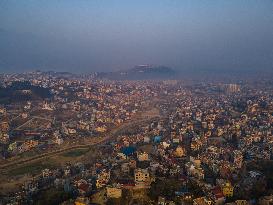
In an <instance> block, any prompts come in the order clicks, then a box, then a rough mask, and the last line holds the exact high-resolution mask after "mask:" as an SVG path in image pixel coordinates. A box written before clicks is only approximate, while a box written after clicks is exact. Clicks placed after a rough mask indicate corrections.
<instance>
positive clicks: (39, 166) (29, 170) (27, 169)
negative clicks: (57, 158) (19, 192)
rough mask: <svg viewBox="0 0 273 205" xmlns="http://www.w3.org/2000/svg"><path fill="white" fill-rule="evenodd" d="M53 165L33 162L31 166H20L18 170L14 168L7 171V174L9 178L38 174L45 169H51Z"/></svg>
mask: <svg viewBox="0 0 273 205" xmlns="http://www.w3.org/2000/svg"><path fill="white" fill-rule="evenodd" d="M52 167H53V165H52V164H49V163H47V162H41V161H40V162H34V163H31V164H26V165H22V166H20V167H18V168H14V169H11V170H9V172H8V173H7V174H8V175H9V176H18V175H24V174H31V175H35V174H39V173H40V172H41V171H42V170H43V169H46V168H52Z"/></svg>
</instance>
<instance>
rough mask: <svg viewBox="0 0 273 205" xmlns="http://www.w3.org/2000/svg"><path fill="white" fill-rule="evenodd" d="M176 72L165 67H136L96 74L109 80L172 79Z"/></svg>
mask: <svg viewBox="0 0 273 205" xmlns="http://www.w3.org/2000/svg"><path fill="white" fill-rule="evenodd" d="M175 76H176V71H175V70H173V69H172V68H169V67H165V66H153V65H138V66H135V67H134V68H132V69H129V70H122V71H115V72H101V73H98V75H97V77H98V78H106V79H111V80H149V79H173V78H175Z"/></svg>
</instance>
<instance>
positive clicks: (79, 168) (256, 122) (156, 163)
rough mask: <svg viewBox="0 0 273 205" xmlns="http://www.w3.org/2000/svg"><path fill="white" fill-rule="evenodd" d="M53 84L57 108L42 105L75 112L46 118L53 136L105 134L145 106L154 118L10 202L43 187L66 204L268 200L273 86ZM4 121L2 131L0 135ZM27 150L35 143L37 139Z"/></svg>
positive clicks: (208, 204)
mask: <svg viewBox="0 0 273 205" xmlns="http://www.w3.org/2000/svg"><path fill="white" fill-rule="evenodd" d="M46 82H47V86H48V84H56V81H54V80H49V81H46ZM60 82H63V83H62V84H60ZM35 83H39V84H43V83H44V81H43V80H41V81H39V79H38V78H36V79H35ZM259 85H260V84H259ZM50 87H51V89H52V90H53V92H54V94H55V95H54V101H52V102H51V104H47V105H44V108H48V107H50V108H51V109H52V110H59V109H62V110H69V112H72V110H77V115H79V116H74V117H72V118H71V119H70V118H69V119H67V121H65V120H64V121H63V122H62V123H61V126H59V127H57V126H56V125H55V124H54V123H56V122H57V121H60V120H58V119H57V118H58V117H56V119H54V120H52V122H51V129H53V128H52V127H54V129H53V133H54V134H53V136H54V137H55V138H60V139H64V140H66V139H69V138H64V137H63V136H69V135H72V136H80V134H81V133H82V132H81V131H79V130H86V131H88V132H92V133H93V132H99V133H107V131H108V130H109V129H110V127H111V126H112V127H114V126H118V125H119V124H120V123H122V122H124V121H126V120H129V119H130V117H131V116H132V115H133V114H134V113H138V112H140V111H141V109H142V107H143V104H144V103H145V99H155V98H156V99H157V100H158V101H157V103H155V107H156V108H157V109H159V110H160V113H161V117H158V118H155V119H150V120H148V121H146V122H145V123H144V124H139V125H138V126H136V127H133V128H130V129H129V128H128V130H127V132H125V133H122V134H119V135H118V136H117V137H115V138H113V139H112V140H111V141H107V142H105V143H104V144H102V145H99V146H100V147H99V148H98V149H99V150H100V153H101V155H100V157H98V158H97V159H96V160H95V162H92V163H91V162H90V163H85V164H84V163H77V164H74V165H71V164H70V165H67V166H65V167H62V168H58V169H46V170H43V172H42V173H41V174H40V175H39V176H37V178H35V179H33V180H32V181H31V182H29V183H28V184H26V185H24V187H23V188H22V190H23V191H21V192H19V193H16V194H15V195H14V196H9V197H8V199H9V200H10V202H13V203H14V204H16V203H17V202H18V203H19V202H20V201H21V202H22V201H28V202H29V201H31V200H33V197H34V196H35V194H36V195H37V194H39V192H40V191H41V190H43V189H52V188H56V189H61V190H63V191H64V192H66V193H69V194H71V195H72V196H73V197H71V198H70V199H68V200H67V201H65V202H63V204H76V205H82V204H91V203H99V204H107V203H110V201H111V203H114V204H134V203H135V204H159V205H167V204H169V205H170V204H189V205H192V204H193V205H212V204H215V205H223V204H228V205H231V204H232V205H248V204H260V205H269V204H272V203H273V196H272V190H273V179H272V170H273V167H272V159H273V149H272V148H273V134H272V123H273V101H272V87H270V86H269V87H268V86H267V87H263V86H262V85H260V86H257V85H256V84H250V83H249V84H248V83H245V84H243V83H241V84H240V85H239V84H229V85H227V84H217V83H215V84H198V85H187V86H183V84H179V83H177V82H175V83H171V84H170V83H162V82H104V81H101V82H96V83H94V82H92V83H90V82H89V81H83V82H81V81H79V82H76V81H65V80H63V79H62V80H59V84H57V85H55V86H52V85H51V86H50ZM222 88H224V89H222ZM71 91H73V92H71ZM69 92H70V94H66V93H69ZM85 102H86V103H85ZM93 102H96V103H95V104H93ZM94 105H95V107H94ZM90 110H91V111H90ZM4 112H8V111H3V113H4ZM27 114H28V115H30V113H27ZM3 116H4V114H3ZM5 116H7V115H5ZM92 116H94V117H93V118H92ZM87 119H88V120H87ZM92 119H96V120H92ZM9 124H10V123H9V122H7V123H6V124H5V123H2V124H1V127H0V128H1V133H2V134H1V136H4V134H5V133H8V130H9V129H10V128H9V126H8V125H9ZM5 130H6V131H5ZM25 131H26V130H25ZM1 139H3V137H1ZM30 140H32V141H30ZM28 143H29V144H28V146H30V147H36V146H39V140H38V143H35V138H34V139H29V141H28ZM60 144H61V143H60ZM10 146H13V145H12V144H9V147H10ZM10 149H11V148H10ZM98 193H100V194H98ZM11 204H12V203H11Z"/></svg>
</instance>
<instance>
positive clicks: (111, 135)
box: [0, 115, 158, 171]
mask: <svg viewBox="0 0 273 205" xmlns="http://www.w3.org/2000/svg"><path fill="white" fill-rule="evenodd" d="M143 116H144V115H143ZM154 117H155V116H153V115H151V116H149V117H148V116H146V115H145V118H142V117H140V118H135V119H132V120H130V121H129V122H125V123H124V124H121V125H119V126H117V127H115V128H114V129H112V130H111V131H110V132H109V133H107V136H106V137H101V138H98V139H99V140H98V141H96V142H92V143H88V144H78V145H74V146H71V147H67V148H64V149H59V150H55V151H51V152H48V153H44V154H40V155H37V156H34V157H30V158H24V159H18V160H13V161H10V162H7V163H5V164H1V165H0V171H4V170H5V169H7V168H11V167H16V166H19V165H22V164H25V163H29V162H33V161H37V160H41V159H43V158H48V157H52V156H55V155H58V154H61V153H63V152H67V151H70V150H74V149H79V148H87V147H90V146H95V145H101V144H104V143H106V142H108V141H110V140H114V139H115V134H116V133H118V132H119V131H121V130H124V129H126V128H127V127H130V126H132V125H134V124H139V123H144V122H148V121H149V120H151V119H153V118H154ZM157 117H158V116H157Z"/></svg>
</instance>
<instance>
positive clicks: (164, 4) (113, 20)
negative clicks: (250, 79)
mask: <svg viewBox="0 0 273 205" xmlns="http://www.w3.org/2000/svg"><path fill="white" fill-rule="evenodd" d="M137 64H157V65H165V66H170V67H173V68H175V69H181V70H183V69H194V70H199V69H214V70H215V69H219V70H221V69H223V70H227V69H233V70H234V69H243V70H248V69H249V70H254V69H256V70H257V69H267V70H273V0H256V1H253V0H135V1H133V0H85V1H84V0H74V1H72V0H0V71H1V72H11V71H12V72H13V71H26V70H34V69H40V70H57V71H72V72H84V73H87V72H91V71H108V70H119V69H127V68H131V67H133V66H134V65H137Z"/></svg>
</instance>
